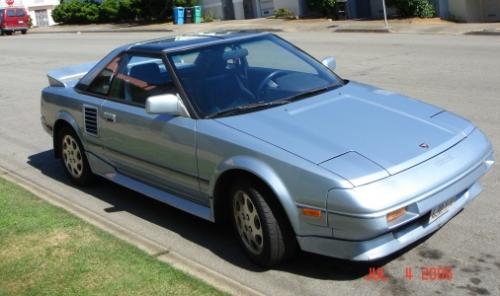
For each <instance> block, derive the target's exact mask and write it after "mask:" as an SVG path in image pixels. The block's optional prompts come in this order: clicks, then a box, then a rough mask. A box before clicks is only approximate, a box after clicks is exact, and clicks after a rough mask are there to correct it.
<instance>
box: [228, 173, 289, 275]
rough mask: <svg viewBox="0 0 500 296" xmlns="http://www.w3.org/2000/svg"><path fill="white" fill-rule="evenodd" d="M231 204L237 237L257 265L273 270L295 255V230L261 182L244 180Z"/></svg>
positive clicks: (239, 183) (232, 192) (240, 183)
mask: <svg viewBox="0 0 500 296" xmlns="http://www.w3.org/2000/svg"><path fill="white" fill-rule="evenodd" d="M230 201H231V205H230V213H231V217H232V219H231V220H232V222H233V223H232V224H233V228H234V231H235V234H236V237H237V239H238V241H239V242H240V245H241V246H242V247H243V250H244V251H245V253H246V254H247V256H248V257H249V258H250V259H251V260H252V261H253V262H255V263H256V264H258V265H260V266H262V267H265V268H269V267H272V266H275V265H277V264H280V263H282V262H284V261H285V260H287V259H289V258H291V257H292V256H293V255H294V254H295V252H296V250H297V242H296V240H295V237H294V234H293V230H292V229H291V227H290V225H289V223H288V221H287V220H286V219H288V218H287V217H286V215H285V214H284V213H283V211H282V210H280V209H279V208H278V206H277V205H276V204H275V202H276V201H277V200H276V198H275V197H274V196H273V194H272V193H271V192H270V190H268V189H267V188H266V187H265V186H263V185H261V184H259V183H258V182H251V181H248V180H240V181H238V182H236V184H234V186H233V187H232V189H231V190H230ZM248 201H250V202H248ZM245 207H246V208H245ZM245 211H247V212H246V213H245ZM255 215H257V216H255ZM256 217H257V218H256ZM245 227H246V228H245ZM259 228H260V229H259ZM245 229H246V230H245ZM259 236H261V237H260V238H259Z"/></svg>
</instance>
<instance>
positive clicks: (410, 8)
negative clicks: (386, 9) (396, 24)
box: [387, 0, 436, 18]
mask: <svg viewBox="0 0 500 296" xmlns="http://www.w3.org/2000/svg"><path fill="white" fill-rule="evenodd" d="M387 4H388V5H392V6H395V7H396V8H397V9H398V10H399V12H400V13H401V15H403V16H418V17H422V18H428V17H433V16H434V15H435V14H436V12H435V10H434V6H432V4H430V3H429V1H428V0H391V1H389V2H388V3H387Z"/></svg>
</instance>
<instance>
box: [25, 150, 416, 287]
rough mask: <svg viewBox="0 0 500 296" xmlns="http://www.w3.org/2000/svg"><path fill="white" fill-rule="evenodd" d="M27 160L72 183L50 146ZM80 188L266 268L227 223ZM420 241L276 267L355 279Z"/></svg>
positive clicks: (112, 188) (112, 189)
mask: <svg viewBox="0 0 500 296" xmlns="http://www.w3.org/2000/svg"><path fill="white" fill-rule="evenodd" d="M28 164H29V165H31V166H33V167H34V168H36V169H38V170H40V171H41V172H42V173H43V174H44V175H46V176H48V177H50V178H52V179H55V180H57V181H59V182H61V183H63V184H66V185H68V186H74V185H72V183H71V182H70V181H69V179H68V178H67V177H66V175H65V173H64V171H63V168H62V167H61V165H60V163H59V160H56V159H54V152H53V150H47V151H44V152H41V153H38V154H34V155H31V156H29V159H28ZM79 189H80V190H82V191H83V192H85V193H87V194H90V195H92V196H94V197H96V198H99V199H101V200H103V201H105V202H106V203H109V204H111V205H113V206H111V207H109V208H106V209H104V211H105V212H107V213H113V212H121V211H125V212H128V213H130V214H132V215H134V216H137V217H139V218H141V219H144V220H146V221H149V222H151V223H154V224H156V225H159V226H161V227H163V228H166V229H168V230H170V231H173V232H175V233H177V234H178V235H180V236H182V237H183V238H185V239H188V240H190V241H192V242H194V243H196V244H198V245H200V246H202V247H204V248H207V249H209V250H210V251H212V252H213V253H214V254H215V255H217V256H219V257H220V258H222V259H224V260H226V261H228V262H230V263H231V264H234V265H236V266H239V267H241V268H244V269H247V270H250V271H254V272H262V271H265V270H264V269H262V268H260V267H258V266H256V265H255V264H253V263H252V262H250V261H249V260H248V259H247V258H246V257H245V255H244V253H243V251H242V250H241V249H240V246H239V245H238V243H237V241H236V240H235V239H234V238H233V233H232V229H231V227H230V226H229V225H218V224H214V223H211V222H208V221H205V220H203V219H200V218H197V217H195V216H192V215H190V214H187V213H185V212H183V211H181V210H178V209H175V208H173V207H170V206H168V205H166V204H163V203H161V202H158V201H156V200H153V199H151V198H148V197H146V196H144V195H142V194H140V193H137V192H134V191H132V190H129V189H126V188H124V187H122V186H119V185H116V184H114V183H112V182H110V181H107V180H105V179H102V178H99V179H98V181H97V182H96V183H95V184H94V185H92V186H89V187H85V188H79ZM425 239H426V238H424V240H425ZM421 242H422V241H418V242H416V243H415V244H414V245H411V246H409V247H407V248H405V249H403V250H402V251H400V252H398V253H396V254H394V255H391V256H389V257H387V258H384V259H383V260H378V261H375V262H352V261H347V260H340V259H334V258H329V257H324V256H320V255H315V254H310V253H305V252H299V253H298V254H297V256H296V258H295V259H293V260H292V261H290V262H287V263H286V264H283V265H281V266H278V267H276V268H275V269H277V270H281V271H284V272H289V273H293V274H298V275H302V276H306V277H312V278H317V279H328V280H337V281H348V280H354V279H358V278H361V277H364V276H365V275H367V274H368V269H369V267H381V266H384V265H385V264H387V263H388V262H390V261H392V260H394V259H396V258H398V257H400V256H401V255H402V254H403V253H405V252H407V251H408V250H409V249H411V248H413V247H415V245H417V244H420V243H421Z"/></svg>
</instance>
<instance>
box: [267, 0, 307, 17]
mask: <svg viewBox="0 0 500 296" xmlns="http://www.w3.org/2000/svg"><path fill="white" fill-rule="evenodd" d="M279 8H287V9H288V10H290V11H292V12H293V13H294V14H295V15H298V16H301V15H303V14H304V11H303V5H301V0H274V9H275V10H276V9H279Z"/></svg>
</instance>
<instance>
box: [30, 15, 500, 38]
mask: <svg viewBox="0 0 500 296" xmlns="http://www.w3.org/2000/svg"><path fill="white" fill-rule="evenodd" d="M225 30H227V31H235V30H236V31H237V30H258V31H271V32H307V31H309V32H310V31H331V32H365V33H370V32H371V33H403V34H448V35H463V34H471V35H498V36H500V23H454V22H448V21H444V20H440V19H438V18H433V19H419V18H410V19H395V20H389V28H385V25H384V21H383V20H345V21H331V20H328V19H301V20H281V19H265V18H261V19H248V20H231V21H214V22H210V23H202V24H184V25H174V24H172V23H162V24H150V25H134V24H91V25H58V26H52V27H43V28H33V29H32V30H30V33H109V32H116V33H118V32H175V33H187V32H194V33H196V32H210V31H225Z"/></svg>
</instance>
